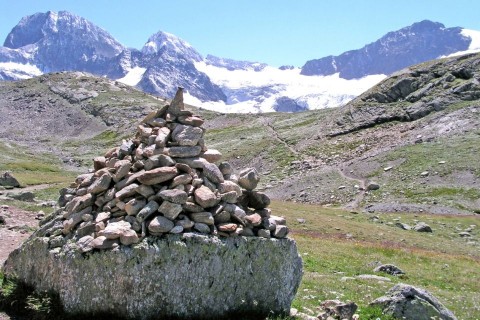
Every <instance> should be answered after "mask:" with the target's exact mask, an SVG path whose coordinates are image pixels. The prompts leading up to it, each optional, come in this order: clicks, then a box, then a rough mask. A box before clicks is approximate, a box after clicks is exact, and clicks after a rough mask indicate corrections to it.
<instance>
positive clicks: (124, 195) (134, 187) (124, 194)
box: [115, 183, 139, 200]
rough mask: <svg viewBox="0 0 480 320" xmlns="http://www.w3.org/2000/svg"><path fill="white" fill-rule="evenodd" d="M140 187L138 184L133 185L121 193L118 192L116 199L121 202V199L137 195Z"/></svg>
mask: <svg viewBox="0 0 480 320" xmlns="http://www.w3.org/2000/svg"><path fill="white" fill-rule="evenodd" d="M138 187H139V186H138V184H136V183H132V184H130V185H128V186H126V187H125V188H123V189H121V190H120V191H117V193H115V199H118V200H120V199H123V198H127V197H130V196H133V195H134V194H136V193H137V188H138Z"/></svg>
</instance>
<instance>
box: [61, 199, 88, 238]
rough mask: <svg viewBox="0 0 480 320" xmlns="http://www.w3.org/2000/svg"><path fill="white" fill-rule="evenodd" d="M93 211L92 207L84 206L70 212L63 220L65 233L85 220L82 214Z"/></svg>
mask: <svg viewBox="0 0 480 320" xmlns="http://www.w3.org/2000/svg"><path fill="white" fill-rule="evenodd" d="M90 213H92V207H91V206H89V207H86V208H83V209H82V210H81V211H78V212H73V213H68V212H67V215H66V216H65V220H64V221H63V234H69V233H70V232H71V231H72V229H73V228H75V226H76V225H78V224H79V223H80V222H82V221H83V219H82V216H83V215H84V214H90Z"/></svg>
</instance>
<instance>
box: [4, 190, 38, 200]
mask: <svg viewBox="0 0 480 320" xmlns="http://www.w3.org/2000/svg"><path fill="white" fill-rule="evenodd" d="M7 196H8V197H10V198H12V199H15V200H18V201H25V202H33V200H34V199H35V195H34V194H33V192H30V191H23V192H20V193H13V194H11V193H7Z"/></svg>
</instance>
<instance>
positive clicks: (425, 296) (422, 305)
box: [371, 283, 457, 320]
mask: <svg viewBox="0 0 480 320" xmlns="http://www.w3.org/2000/svg"><path fill="white" fill-rule="evenodd" d="M371 305H377V306H380V307H381V308H382V310H383V313H384V314H387V315H391V316H394V317H395V318H398V319H415V320H430V319H442V320H456V319H457V318H456V317H455V315H454V314H453V313H452V312H451V311H450V310H448V309H447V308H445V306H443V304H442V303H441V302H440V301H438V299H437V298H436V297H434V296H433V295H432V294H431V293H430V292H428V291H426V290H423V289H419V288H416V287H413V286H410V285H407V284H403V283H400V284H397V285H395V286H394V287H393V288H391V289H390V290H389V291H388V292H387V294H386V295H385V296H383V297H380V298H378V299H375V300H374V301H373V302H372V303H371Z"/></svg>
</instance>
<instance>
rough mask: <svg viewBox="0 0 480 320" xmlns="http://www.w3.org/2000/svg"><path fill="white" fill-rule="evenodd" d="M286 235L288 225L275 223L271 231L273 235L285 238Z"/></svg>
mask: <svg viewBox="0 0 480 320" xmlns="http://www.w3.org/2000/svg"><path fill="white" fill-rule="evenodd" d="M287 235H288V227H287V226H284V225H277V226H276V227H275V231H273V236H274V237H275V238H279V239H281V238H285V237H286V236H287Z"/></svg>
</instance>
